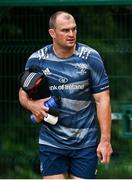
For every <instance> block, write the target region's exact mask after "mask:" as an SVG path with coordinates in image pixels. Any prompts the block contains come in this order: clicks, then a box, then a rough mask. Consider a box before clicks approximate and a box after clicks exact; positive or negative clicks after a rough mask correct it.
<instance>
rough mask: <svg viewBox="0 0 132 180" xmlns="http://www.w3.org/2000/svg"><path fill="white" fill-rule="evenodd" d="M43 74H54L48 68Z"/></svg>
mask: <svg viewBox="0 0 132 180" xmlns="http://www.w3.org/2000/svg"><path fill="white" fill-rule="evenodd" d="M43 73H44V74H45V75H51V74H52V73H51V72H50V70H49V68H46V69H45V70H43Z"/></svg>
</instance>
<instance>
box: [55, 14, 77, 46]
mask: <svg viewBox="0 0 132 180" xmlns="http://www.w3.org/2000/svg"><path fill="white" fill-rule="evenodd" d="M76 34H77V29H76V23H75V20H74V19H73V17H72V16H71V17H70V18H69V19H67V18H65V17H64V16H63V14H62V15H60V16H58V17H57V19H56V23H55V28H54V29H53V37H52V38H53V40H54V43H55V44H57V45H58V46H60V47H62V48H73V47H74V46H75V43H76Z"/></svg>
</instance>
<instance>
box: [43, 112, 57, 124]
mask: <svg viewBox="0 0 132 180" xmlns="http://www.w3.org/2000/svg"><path fill="white" fill-rule="evenodd" d="M47 115H48V116H47V118H46V117H45V118H44V121H46V122H47V123H50V124H52V125H55V124H56V123H57V121H58V116H52V115H51V114H47Z"/></svg>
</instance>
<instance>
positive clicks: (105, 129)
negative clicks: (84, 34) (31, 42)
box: [19, 11, 112, 179]
mask: <svg viewBox="0 0 132 180" xmlns="http://www.w3.org/2000/svg"><path fill="white" fill-rule="evenodd" d="M49 34H50V36H51V38H52V40H53V44H50V45H47V46H45V47H43V48H42V49H40V50H38V51H37V52H35V53H33V54H32V55H31V56H30V57H29V59H28V61H27V63H26V67H25V69H26V70H27V69H29V67H30V66H31V65H37V66H39V67H40V68H41V70H42V71H43V73H44V74H45V75H46V77H47V79H48V82H49V88H50V90H51V92H52V94H53V95H54V96H59V97H61V102H62V104H61V107H60V114H59V120H58V122H57V124H56V125H50V124H48V123H45V122H44V121H43V123H42V127H41V130H40V136H39V144H40V170H41V173H42V176H43V178H45V179H64V178H67V175H68V177H70V178H74V179H75V178H84V179H94V178H95V175H96V167H97V157H98V158H99V160H100V161H101V163H109V161H110V155H111V153H112V147H111V143H110V138H111V107H110V96H109V83H108V77H107V74H106V71H105V69H104V65H103V62H102V60H101V57H100V55H99V54H98V52H97V51H95V50H94V49H92V48H90V47H89V46H87V45H84V44H81V43H77V42H76V34H77V26H76V22H75V20H74V18H73V16H72V15H71V14H69V13H67V12H63V11H58V12H56V13H54V14H53V15H52V16H51V18H50V21H49ZM19 99H20V103H21V104H22V105H23V106H24V107H25V108H26V109H28V110H30V111H31V112H32V113H33V114H34V115H35V116H38V117H40V118H43V117H47V113H46V112H47V111H48V108H47V107H45V106H43V103H42V102H45V101H47V100H48V99H41V100H36V101H33V100H31V99H29V97H28V95H27V94H26V92H24V91H23V90H22V89H20V91H19ZM95 105H96V106H95ZM95 107H96V108H95ZM95 112H97V116H96V113H95ZM96 117H98V122H99V126H100V142H99V143H98V140H97V137H98V131H97V129H98V126H97V120H96Z"/></svg>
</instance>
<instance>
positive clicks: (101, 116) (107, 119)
mask: <svg viewBox="0 0 132 180" xmlns="http://www.w3.org/2000/svg"><path fill="white" fill-rule="evenodd" d="M101 94H102V95H99V96H96V108H97V117H98V121H99V125H100V131H101V139H100V140H101V141H106V140H107V141H110V138H111V105H110V97H109V92H108V91H107V92H104V93H101Z"/></svg>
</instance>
